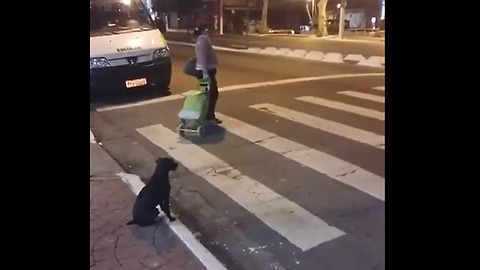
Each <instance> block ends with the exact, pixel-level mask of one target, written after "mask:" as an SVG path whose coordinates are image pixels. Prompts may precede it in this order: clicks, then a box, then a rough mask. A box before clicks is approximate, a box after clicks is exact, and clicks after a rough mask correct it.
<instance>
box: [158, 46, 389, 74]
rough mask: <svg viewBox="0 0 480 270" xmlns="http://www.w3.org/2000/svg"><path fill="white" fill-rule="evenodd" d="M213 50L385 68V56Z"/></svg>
mask: <svg viewBox="0 0 480 270" xmlns="http://www.w3.org/2000/svg"><path fill="white" fill-rule="evenodd" d="M167 43H170V44H177V45H184V46H191V47H193V46H195V44H193V43H188V42H179V41H167ZM213 48H214V49H216V50H219V51H230V52H240V53H254V54H263V55H270V56H287V57H294V58H300V59H307V60H312V61H322V62H326V63H336V64H343V63H345V62H344V60H347V61H352V62H357V63H356V64H355V65H360V66H370V67H376V68H385V56H371V57H369V58H368V59H366V58H365V57H364V56H363V55H361V54H348V55H347V56H346V57H345V58H343V55H342V54H341V53H326V54H325V53H323V52H321V51H306V50H302V49H295V50H292V49H289V48H279V49H277V48H276V47H267V48H263V49H262V48H258V47H251V48H247V49H246V50H242V49H233V48H227V47H219V46H213Z"/></svg>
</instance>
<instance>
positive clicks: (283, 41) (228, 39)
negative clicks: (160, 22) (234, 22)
mask: <svg viewBox="0 0 480 270" xmlns="http://www.w3.org/2000/svg"><path fill="white" fill-rule="evenodd" d="M164 35H165V38H166V39H167V40H173V41H183V42H192V41H193V39H192V35H191V34H190V35H189V34H186V33H174V32H173V33H172V32H167V33H165V34H164ZM211 39H212V43H213V44H214V45H217V46H225V47H261V48H266V47H277V48H291V49H304V50H309V51H313V50H317V51H322V52H338V53H341V54H344V55H346V54H362V55H363V56H365V57H369V56H385V43H384V42H365V41H359V40H346V41H340V40H328V39H318V38H312V37H308V36H298V37H290V36H276V35H267V36H241V35H225V36H212V37H211Z"/></svg>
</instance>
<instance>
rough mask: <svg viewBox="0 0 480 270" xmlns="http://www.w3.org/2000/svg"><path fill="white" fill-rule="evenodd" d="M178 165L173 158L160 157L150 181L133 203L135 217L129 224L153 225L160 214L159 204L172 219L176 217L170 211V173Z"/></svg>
mask: <svg viewBox="0 0 480 270" xmlns="http://www.w3.org/2000/svg"><path fill="white" fill-rule="evenodd" d="M177 167H178V163H176V162H175V161H174V160H173V159H171V158H158V159H157V166H156V168H155V172H154V173H153V175H152V177H151V178H150V181H148V183H147V184H146V185H145V186H144V187H143V188H142V190H141V191H140V193H139V194H138V196H137V199H136V200H135V204H134V205H133V211H132V214H133V219H132V220H131V221H129V222H128V223H127V225H132V224H137V225H139V226H141V227H143V226H148V225H151V224H153V223H154V222H155V219H156V217H157V216H158V214H159V211H158V209H157V205H160V209H162V211H163V212H164V213H165V215H166V216H167V217H168V219H169V220H170V221H175V220H176V219H175V218H174V217H172V215H171V213H170V189H171V187H170V180H169V175H168V173H169V172H170V171H175V170H176V169H177Z"/></svg>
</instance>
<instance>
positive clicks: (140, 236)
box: [90, 139, 206, 270]
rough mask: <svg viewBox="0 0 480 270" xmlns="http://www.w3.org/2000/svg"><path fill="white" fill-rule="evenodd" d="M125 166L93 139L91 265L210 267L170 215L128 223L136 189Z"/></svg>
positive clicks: (114, 268) (118, 269) (106, 269)
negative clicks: (124, 175)
mask: <svg viewBox="0 0 480 270" xmlns="http://www.w3.org/2000/svg"><path fill="white" fill-rule="evenodd" d="M119 172H122V169H121V168H120V166H119V165H118V164H117V163H116V162H115V161H114V160H113V159H112V158H111V157H110V156H109V155H108V154H107V153H106V152H105V151H103V149H102V148H101V147H100V146H99V145H98V144H97V143H95V142H92V139H91V143H90V270H147V269H162V270H205V269H206V267H205V266H204V265H203V264H202V263H201V262H200V260H199V259H197V257H196V256H195V255H194V254H193V253H192V252H191V251H190V250H189V248H188V247H187V246H186V244H185V243H184V242H183V241H182V240H181V239H180V238H179V237H178V236H177V235H176V234H175V233H174V232H173V231H172V229H171V227H170V226H169V224H168V222H167V221H162V222H159V223H158V224H157V225H156V226H149V227H144V228H140V227H137V226H127V225H125V223H127V222H128V221H129V220H130V219H131V208H132V206H133V202H134V200H135V194H134V193H133V191H132V190H131V189H130V188H129V186H128V185H127V184H125V183H124V182H123V181H122V180H121V179H120V178H119V176H117V175H116V174H117V173H119Z"/></svg>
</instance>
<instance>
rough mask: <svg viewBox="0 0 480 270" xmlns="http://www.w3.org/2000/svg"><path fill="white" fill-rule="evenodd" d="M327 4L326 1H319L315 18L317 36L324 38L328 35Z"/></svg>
mask: <svg viewBox="0 0 480 270" xmlns="http://www.w3.org/2000/svg"><path fill="white" fill-rule="evenodd" d="M327 3H328V0H320V1H319V2H318V5H317V7H318V16H317V22H318V25H317V27H318V28H317V36H318V37H324V36H327V35H328V31H327Z"/></svg>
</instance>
